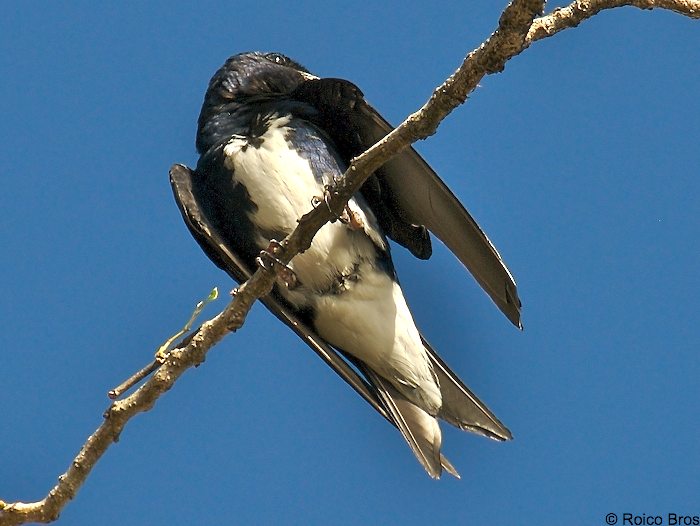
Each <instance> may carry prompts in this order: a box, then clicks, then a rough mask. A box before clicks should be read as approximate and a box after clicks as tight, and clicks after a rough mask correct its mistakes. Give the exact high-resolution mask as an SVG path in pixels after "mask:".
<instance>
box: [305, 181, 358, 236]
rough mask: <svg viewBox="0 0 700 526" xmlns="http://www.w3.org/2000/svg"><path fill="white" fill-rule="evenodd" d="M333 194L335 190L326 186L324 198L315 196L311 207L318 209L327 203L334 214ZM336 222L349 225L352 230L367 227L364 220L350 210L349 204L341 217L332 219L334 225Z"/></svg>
mask: <svg viewBox="0 0 700 526" xmlns="http://www.w3.org/2000/svg"><path fill="white" fill-rule="evenodd" d="M333 194H334V191H333V189H332V188H331V187H330V186H329V185H326V186H325V187H324V189H323V195H322V196H317V195H315V196H313V197H312V198H311V206H313V207H314V208H318V207H319V205H320V204H321V203H325V204H326V207H327V208H328V211H329V212H331V213H333V209H332V208H331V198H332V197H333ZM335 221H340V222H341V223H343V224H345V225H348V226H349V227H350V229H351V230H362V229H363V228H364V227H365V225H364V223H363V222H362V218H360V216H359V214H357V213H356V212H354V211H353V210H352V209H351V208H350V205H349V204H346V205H345V207H344V208H343V211H342V213H341V214H340V215H339V216H335V217H334V218H333V219H331V222H332V223H334V222H335Z"/></svg>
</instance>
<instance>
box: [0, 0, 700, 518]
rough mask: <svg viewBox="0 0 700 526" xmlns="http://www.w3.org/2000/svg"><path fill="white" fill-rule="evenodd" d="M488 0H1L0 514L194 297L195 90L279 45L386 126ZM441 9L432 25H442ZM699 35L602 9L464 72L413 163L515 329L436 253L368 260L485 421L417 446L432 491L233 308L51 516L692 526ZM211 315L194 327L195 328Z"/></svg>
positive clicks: (59, 462) (447, 63)
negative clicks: (473, 229) (475, 251)
mask: <svg viewBox="0 0 700 526" xmlns="http://www.w3.org/2000/svg"><path fill="white" fill-rule="evenodd" d="M504 3H505V2H452V3H450V2H448V3H442V4H441V5H440V6H439V8H431V7H429V6H427V5H426V3H425V2H387V3H385V4H384V6H382V7H376V6H374V7H369V6H358V5H356V4H352V3H351V4H344V5H342V6H341V5H338V6H334V7H329V6H328V5H327V4H326V3H321V2H319V3H313V2H302V3H300V4H297V5H295V7H289V6H290V4H288V3H286V2H280V3H275V2H270V3H265V4H264V6H263V5H261V6H260V7H258V6H257V4H256V3H254V2H228V3H227V2H206V1H205V2H198V5H197V7H193V6H190V5H188V4H185V3H182V2H161V3H158V2H150V3H136V2H133V3H130V4H122V7H108V6H106V5H98V4H97V3H94V2H71V3H70V4H68V3H65V2H43V3H34V4H32V5H31V7H30V6H29V4H27V5H24V4H21V5H20V4H19V3H16V4H14V5H9V4H8V5H7V6H5V8H4V9H3V16H2V19H1V20H0V50H2V53H0V64H1V65H2V67H1V70H2V81H1V82H0V108H1V114H2V119H1V120H0V130H1V132H0V133H2V144H3V146H2V148H1V149H0V162H1V163H2V172H3V176H2V184H3V187H2V192H0V210H1V211H2V213H1V219H0V247H1V248H0V262H1V267H0V268H1V270H0V290H2V294H0V320H2V325H3V329H4V342H3V350H2V366H1V367H0V386H1V388H0V403H1V407H2V419H1V422H0V426H1V427H0V451H1V455H2V461H1V462H0V498H2V499H5V500H14V499H25V500H27V499H38V498H41V497H43V496H44V495H45V494H46V492H47V490H48V489H49V488H50V487H51V486H52V485H53V484H54V482H55V481H56V477H57V476H58V475H59V474H60V473H62V472H63V471H64V470H65V469H66V467H67V466H68V464H69V462H70V461H71V459H72V458H73V456H74V455H75V453H76V452H77V450H78V448H79V447H80V445H81V444H82V443H83V442H84V441H85V439H86V437H87V436H88V435H89V434H90V433H91V432H92V431H93V430H94V429H95V428H96V427H97V426H98V425H99V423H100V421H101V414H102V411H103V410H104V409H105V408H106V407H107V405H108V400H107V398H106V392H107V391H108V390H109V389H110V388H111V387H113V386H114V385H116V384H117V383H119V382H120V381H121V380H123V379H124V378H125V377H127V376H128V375H129V374H130V373H132V372H133V371H135V370H136V369H138V368H139V367H141V366H142V365H144V364H145V363H147V362H148V361H149V360H150V359H151V357H152V353H153V351H154V349H155V348H156V347H157V346H158V345H159V344H160V343H161V341H162V340H164V339H165V338H166V337H167V336H168V335H170V334H171V333H173V332H174V331H176V330H177V329H178V328H179V327H180V326H181V325H182V323H184V321H185V320H186V319H187V317H188V316H189V313H190V311H191V309H192V307H193V305H194V303H196V301H197V300H198V299H199V298H200V297H203V296H205V295H206V294H207V292H208V291H209V289H210V288H211V287H212V286H214V285H217V286H219V287H220V289H221V290H222V291H227V290H229V289H230V288H231V287H232V283H231V282H230V281H229V279H227V277H226V276H225V275H224V274H223V273H222V272H220V271H219V270H217V269H216V268H215V267H214V265H213V264H211V263H210V262H209V261H208V260H207V259H206V258H205V256H204V255H203V254H202V253H201V252H200V250H199V248H198V247H197V245H196V244H195V242H194V241H193V240H192V239H191V238H190V236H189V234H188V232H187V230H186V228H185V226H184V224H183V222H182V220H181V218H180V215H179V213H178V211H177V208H176V206H175V203H174V201H173V198H172V196H171V192H170V188H169V185H168V178H167V172H168V168H169V166H170V165H171V164H172V163H174V162H185V163H188V164H190V165H192V164H194V163H195V162H196V154H195V151H194V133H195V123H196V118H197V115H198V112H199V107H200V103H201V100H202V97H203V94H204V90H205V88H206V85H207V82H208V80H209V77H210V76H211V75H212V74H213V72H214V71H215V70H216V69H217V68H218V67H219V65H220V64H221V63H222V62H223V61H224V60H225V59H226V58H227V57H228V56H229V55H231V54H233V53H237V52H240V51H247V50H257V49H260V50H268V51H281V52H284V53H286V54H288V55H290V56H292V57H294V58H296V59H297V60H299V61H300V62H301V63H303V64H305V65H306V66H307V67H308V68H309V69H311V70H312V71H314V72H315V73H317V74H319V75H321V76H335V77H342V78H347V79H349V80H352V81H354V82H355V83H357V84H358V85H359V86H360V87H361V88H362V89H363V91H364V92H365V94H366V96H367V98H368V99H369V100H370V101H371V102H372V103H373V104H374V105H375V106H376V107H377V108H378V109H380V110H381V111H382V113H383V114H384V115H385V116H386V117H387V118H388V119H389V120H391V121H392V122H395V123H396V122H399V121H400V120H401V119H402V118H403V117H405V116H406V115H407V114H409V113H410V112H412V111H414V110H415V109H416V108H417V107H418V106H419V105H420V104H422V102H423V101H424V100H425V99H426V98H427V97H428V96H429V95H430V93H431V90H432V89H433V87H434V86H436V85H437V84H439V83H440V82H441V81H442V80H443V79H444V78H445V77H446V76H447V75H449V74H450V73H451V72H452V71H453V70H454V68H455V67H456V66H457V65H458V64H459V63H460V62H461V60H462V57H463V56H464V55H465V54H466V53H467V52H468V51H470V50H471V49H473V48H474V47H476V46H477V45H478V44H479V43H481V42H482V41H483V39H484V38H486V37H487V36H488V35H489V34H490V32H491V31H492V30H493V29H494V28H495V25H496V22H497V20H498V16H499V13H500V11H501V8H502V7H503V5H502V4H504ZM460 4H461V5H460ZM698 64H700V25H698V22H693V21H690V20H688V19H685V18H682V17H681V16H679V15H675V14H672V13H669V12H664V11H655V12H649V11H644V12H642V11H639V10H635V9H632V8H626V9H620V10H615V11H610V12H606V13H603V14H602V15H600V16H598V17H596V18H595V19H594V20H592V21H588V22H586V23H584V24H583V25H581V26H580V27H579V28H577V29H574V30H569V31H566V32H564V33H562V34H560V35H558V36H556V37H554V38H551V39H548V40H546V41H544V42H539V43H537V44H535V45H534V46H533V47H532V48H531V49H529V50H527V51H526V52H525V53H523V54H522V55H521V56H519V57H517V58H516V59H514V60H512V61H511V62H510V63H509V64H508V66H507V68H506V70H505V71H504V72H503V73H502V74H500V75H496V76H492V77H489V78H486V79H484V81H483V82H482V85H481V87H480V89H478V90H477V91H476V92H475V93H474V94H473V96H472V97H471V98H470V100H469V101H468V103H467V104H466V105H465V106H463V107H461V108H459V109H458V110H457V111H455V112H454V113H453V114H452V115H451V116H450V117H449V118H448V120H447V121H446V122H444V123H443V125H442V126H441V128H440V129H439V131H438V133H437V135H435V136H433V137H431V138H430V139H429V140H427V141H424V142H422V143H421V144H419V145H418V146H417V148H418V149H419V150H420V152H421V153H422V154H423V155H424V156H425V157H426V159H427V160H428V161H429V162H430V164H431V165H432V166H433V167H434V168H435V169H436V171H437V172H439V173H440V174H441V175H442V176H443V178H444V179H445V180H446V181H447V182H448V184H449V185H450V186H451V187H452V188H453V189H454V191H455V192H456V193H457V195H458V196H460V198H462V200H463V201H464V203H465V204H466V206H467V207H468V208H469V210H470V211H471V212H472V213H473V214H474V216H475V217H476V218H477V219H478V220H479V221H480V223H481V225H482V226H483V228H484V229H485V230H486V231H487V232H488V234H489V236H490V237H491V239H492V240H493V241H494V242H495V244H496V245H497V247H498V248H499V250H500V251H501V253H502V255H503V256H504V258H505V260H506V261H507V263H508V264H509V266H510V268H511V270H512V271H513V273H514V275H515V277H516V279H517V281H518V284H519V286H520V294H521V297H522V299H523V304H524V308H523V314H524V324H525V331H524V332H522V333H521V332H518V331H517V330H515V329H514V328H513V327H512V326H511V325H510V324H509V323H508V322H507V321H506V319H505V318H504V317H503V316H502V315H501V314H500V313H499V312H498V310H497V309H496V308H495V307H494V306H493V305H492V304H491V302H490V301H489V300H488V299H487V297H486V296H485V295H484V294H483V293H482V292H481V290H480V289H479V288H478V287H477V286H476V284H475V282H474V281H473V279H472V278H471V277H470V276H469V275H468V274H467V273H466V272H465V271H464V270H463V269H462V268H461V267H460V266H459V264H458V263H457V262H456V260H454V259H453V258H452V257H451V255H450V254H449V253H447V251H446V250H445V249H444V248H443V247H442V246H440V247H439V248H437V249H436V250H435V254H434V256H433V258H432V260H431V261H429V262H419V261H415V260H412V259H411V258H410V257H409V256H408V255H407V254H406V253H405V252H404V251H403V250H401V249H398V248H397V249H395V251H394V253H395V259H396V260H397V266H398V269H399V272H400V275H401V277H402V282H403V284H404V287H405V289H406V294H407V296H408V298H409V302H410V303H411V305H412V307H413V311H414V314H415V317H416V319H417V322H418V324H419V325H420V327H421V328H422V329H423V330H424V332H425V333H426V335H427V336H428V338H429V339H430V340H431V342H432V343H433V344H434V346H435V347H436V348H438V349H440V350H441V354H442V355H443V356H444V357H445V359H446V360H447V361H448V362H449V363H450V364H451V365H453V367H454V368H455V369H456V370H457V371H458V372H459V373H460V374H461V376H462V377H463V378H464V379H465V381H466V382H467V383H468V384H469V385H470V386H471V387H472V388H473V389H474V390H475V391H476V392H477V393H478V394H479V395H480V396H481V397H483V399H484V400H485V401H487V403H488V404H489V405H490V406H491V407H492V408H493V410H494V411H495V412H496V413H497V414H498V415H499V416H500V417H501V418H502V420H503V421H504V422H505V423H506V424H507V425H508V426H509V427H510V428H511V429H512V431H513V433H514V434H515V440H514V441H513V442H511V443H507V444H500V443H495V442H491V441H488V440H486V439H483V438H481V437H477V436H474V435H468V434H465V433H462V432H458V431H456V430H453V429H445V433H444V434H445V437H444V451H445V453H446V454H447V455H448V457H449V458H450V459H451V460H452V461H453V462H454V464H455V465H456V466H457V467H458V468H459V469H460V471H461V473H462V475H463V478H462V480H461V481H457V480H453V479H451V478H450V477H445V478H444V479H443V480H442V481H439V482H436V481H433V480H431V479H430V478H428V477H427V476H426V475H425V474H424V473H423V470H422V468H421V467H420V466H419V464H418V463H417V462H416V461H415V460H414V459H413V456H412V455H411V453H410V451H409V449H408V447H407V446H406V445H405V444H404V443H403V441H402V439H401V437H400V436H399V435H398V433H397V432H396V431H395V430H394V429H393V428H391V427H390V426H389V425H387V424H386V422H384V421H383V420H382V419H381V418H379V417H378V416H377V415H376V414H374V413H373V412H372V411H371V410H370V409H369V408H368V407H367V405H366V404H365V403H364V402H363V401H361V400H360V399H359V398H358V397H357V396H356V395H355V394H354V393H353V392H352V391H351V390H350V389H349V388H347V387H346V386H345V384H344V383H343V382H341V381H340V380H339V379H338V378H337V377H336V376H335V375H334V374H333V373H331V371H330V370H329V369H327V367H326V366H325V365H324V364H323V363H322V362H321V361H320V360H318V359H317V358H316V357H315V355H313V353H312V352H311V351H309V350H308V349H307V348H306V347H305V346H304V345H303V344H302V343H301V342H300V341H298V340H297V338H296V337H295V336H293V335H292V334H291V333H290V332H289V331H288V330H287V329H286V328H285V327H283V326H282V325H281V324H280V323H278V322H277V321H276V320H275V319H273V318H272V316H271V315H269V314H268V313H267V312H266V311H265V309H264V308H262V307H261V306H257V307H256V308H255V309H254V311H253V313H252V315H251V316H250V319H249V320H248V323H247V324H246V326H245V327H244V329H243V330H241V331H240V332H239V333H237V334H235V335H232V336H229V337H228V338H227V339H226V340H225V341H224V342H223V343H222V344H221V345H220V346H219V347H217V348H216V349H215V350H213V351H212V352H211V353H210V355H209V357H208V359H207V361H206V363H205V364H204V365H203V366H202V367H200V368H198V369H196V370H192V371H190V372H188V373H187V374H186V375H185V376H184V377H183V378H182V379H181V381H180V382H179V383H177V385H176V386H175V388H174V389H173V390H172V391H171V392H169V393H167V395H166V396H165V397H163V398H162V399H161V400H160V401H159V402H158V404H157V406H156V407H155V409H154V410H152V411H151V412H149V413H147V414H143V415H140V416H138V417H137V418H136V419H135V420H133V421H132V422H131V423H130V424H129V425H128V427H127V429H126V430H125V432H124V433H123V435H122V438H121V441H120V442H119V443H118V444H116V445H115V446H113V447H112V448H111V449H110V450H109V451H108V453H107V454H106V456H105V457H104V458H103V459H102V460H101V461H100V463H99V464H98V465H97V467H96V469H95V470H94V472H93V473H92V475H91V476H90V478H89V479H88V481H87V483H86V484H85V486H84V487H83V488H82V489H81V491H80V493H79V494H78V496H77V498H76V499H75V500H74V501H73V502H72V503H71V504H69V506H68V507H67V508H66V509H65V511H64V513H63V515H62V517H61V519H60V521H59V523H60V524H66V525H78V526H82V525H92V524H98V523H99V524H104V525H120V524H132V525H150V524H212V525H214V524H281V523H288V524H330V523H332V524H399V523H400V524H405V525H413V524H426V523H434V524H439V523H444V524H450V523H460V524H461V523H464V524H467V523H469V524H499V525H509V524H587V525H596V524H603V523H604V516H605V514H606V513H609V512H617V513H620V514H622V513H623V512H632V513H637V514H642V513H646V514H647V515H649V514H666V513H668V512H676V513H686V514H696V515H699V514H700V499H698V495H700V491H699V490H700V483H699V482H698V480H699V479H698V475H699V474H700V449H699V448H698V439H699V438H700V419H699V418H698V406H699V400H700V387H699V382H698V379H699V378H700V355H699V353H698V350H699V349H700V329H699V324H698V320H697V310H698V293H699V292H700V280H699V279H698V268H699V267H700V250H698V235H699V234H700V221H699V220H698V199H699V198H698V196H699V195H700V178H699V177H698V175H699V171H700V170H699V167H700V163H699V161H698V154H699V152H700V98H698V96H697V95H698V93H700V68H699V67H698ZM223 306H224V302H223V301H221V300H220V301H219V302H217V303H216V304H215V305H214V306H211V307H209V308H208V310H207V311H206V314H208V315H209V316H213V315H214V314H215V313H216V312H218V310H217V309H221V308H223Z"/></svg>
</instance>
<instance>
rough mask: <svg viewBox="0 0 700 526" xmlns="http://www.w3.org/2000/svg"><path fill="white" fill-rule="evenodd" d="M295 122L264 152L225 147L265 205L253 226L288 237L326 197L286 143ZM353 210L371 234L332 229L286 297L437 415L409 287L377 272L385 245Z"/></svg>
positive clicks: (238, 143)
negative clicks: (309, 310) (378, 256)
mask: <svg viewBox="0 0 700 526" xmlns="http://www.w3.org/2000/svg"><path fill="white" fill-rule="evenodd" d="M288 123H289V118H288V117H284V118H277V119H275V120H273V121H272V122H271V123H270V126H269V129H268V130H267V131H266V132H265V134H264V135H262V136H261V137H260V139H262V143H261V144H260V145H259V146H258V147H254V146H251V145H249V144H248V140H247V138H246V137H234V138H233V139H232V140H231V141H230V142H229V143H228V144H227V145H226V147H225V148H224V153H225V155H226V158H227V159H226V164H227V167H228V168H230V169H232V170H233V171H234V174H235V178H236V180H237V181H238V182H240V183H241V184H243V185H244V186H245V187H246V189H247V191H248V194H249V195H250V198H251V200H252V201H253V202H254V203H255V204H256V206H257V209H256V210H255V211H254V212H253V213H252V214H251V220H252V221H253V223H254V224H256V225H257V226H258V227H259V228H260V229H262V230H264V231H281V232H284V233H287V234H288V233H290V232H291V231H292V230H293V229H294V228H295V227H296V225H297V220H298V218H300V217H301V216H302V215H303V214H305V213H307V212H308V211H309V210H310V209H311V203H312V200H313V198H314V197H322V196H323V192H324V186H323V183H322V182H320V181H318V180H317V179H316V178H315V177H314V174H313V172H312V169H311V166H310V165H309V162H308V161H307V160H306V159H304V158H303V157H301V156H300V155H299V154H298V152H296V151H295V150H293V149H291V148H290V146H289V143H288V142H287V140H286V139H285V134H286V131H287V129H286V128H285V126H286V125H287V124H288ZM349 205H350V208H351V210H352V211H353V212H354V213H355V214H356V216H357V217H359V219H360V220H361V222H362V224H363V225H364V232H358V231H353V230H352V229H351V228H350V227H349V226H348V225H345V224H343V223H341V222H340V221H336V222H334V223H328V224H326V225H324V226H323V227H322V228H321V229H320V230H319V232H318V233H317V234H316V236H315V237H314V240H313V243H312V244H311V247H310V248H309V250H307V251H306V252H304V253H303V254H299V255H298V256H296V257H295V258H294V260H293V261H292V263H291V264H290V266H291V267H292V268H293V270H294V272H295V274H296V276H297V279H298V281H299V282H300V283H301V286H300V287H298V288H297V289H292V290H286V289H285V288H284V287H280V290H281V291H282V293H283V294H284V295H285V296H286V297H287V299H288V300H289V301H291V302H292V303H294V304H296V305H297V306H300V307H301V306H311V307H313V308H314V310H315V312H316V319H315V324H316V330H318V332H319V334H320V336H321V337H323V338H324V339H326V340H327V341H328V342H329V343H331V344H332V345H334V346H336V347H339V348H341V349H343V350H344V351H346V352H348V353H350V354H352V355H353V356H355V357H357V358H359V359H360V360H362V361H363V362H365V363H366V364H367V365H368V366H370V367H371V368H372V369H373V370H374V371H376V372H377V373H378V374H380V375H381V376H382V377H384V378H386V379H387V380H389V381H390V382H391V383H392V384H394V385H395V387H396V388H397V389H398V390H399V391H400V392H401V393H403V394H404V395H405V396H406V397H407V398H409V399H410V400H411V401H413V402H414V403H416V404H417V405H418V406H419V407H421V408H423V409H424V410H425V411H427V412H428V413H430V414H433V415H434V414H436V413H437V411H438V410H439V408H440V406H441V404H442V398H441V395H440V389H439V387H438V385H437V380H436V378H435V375H434V373H433V371H432V367H431V365H430V362H429V359H428V356H427V354H426V352H425V349H424V347H423V344H422V342H421V339H420V334H419V333H418V330H417V329H416V326H415V323H414V321H413V317H412V316H411V312H410V311H409V309H408V306H407V305H406V300H405V299H404V296H403V293H402V291H401V288H400V287H399V285H398V284H397V283H396V282H394V280H392V279H391V277H390V276H388V275H387V274H386V273H385V272H384V271H383V270H382V269H380V268H377V267H376V265H375V259H376V248H375V246H374V245H375V244H376V245H378V246H381V247H384V246H385V241H384V239H383V238H382V236H381V235H380V234H379V233H378V227H377V225H376V219H375V218H374V215H373V214H372V213H371V211H369V210H368V209H367V210H365V209H363V206H364V204H363V202H362V201H359V202H358V200H356V199H354V198H353V199H351V200H350V202H349ZM257 243H258V245H259V246H260V248H261V249H263V248H266V247H267V245H268V243H269V240H268V239H264V238H263V236H262V235H261V236H260V239H258V240H257ZM339 275H345V276H350V275H352V276H354V277H356V278H357V279H354V278H353V279H347V280H345V281H344V283H343V285H342V291H341V292H340V293H335V294H334V293H331V292H330V290H331V288H332V287H333V286H334V285H335V286H337V284H338V276H339Z"/></svg>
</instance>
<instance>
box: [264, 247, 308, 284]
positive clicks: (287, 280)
mask: <svg viewBox="0 0 700 526" xmlns="http://www.w3.org/2000/svg"><path fill="white" fill-rule="evenodd" d="M282 252H284V247H283V246H282V244H281V243H280V242H279V241H275V240H274V239H273V240H271V241H270V245H269V246H268V247H267V249H266V250H261V251H260V255H259V256H258V257H257V258H256V259H255V262H256V263H257V264H258V265H259V266H260V267H261V268H263V269H265V270H271V271H273V272H275V274H277V277H278V278H280V279H281V280H282V282H283V283H284V285H285V286H286V287H287V288H288V289H293V288H296V286H297V285H298V284H299V283H298V281H297V275H296V274H295V273H294V271H293V270H292V269H291V267H289V265H286V264H284V263H283V262H282V261H281V260H280V259H279V258H278V257H277V256H279V255H280V254H281V253H282Z"/></svg>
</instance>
